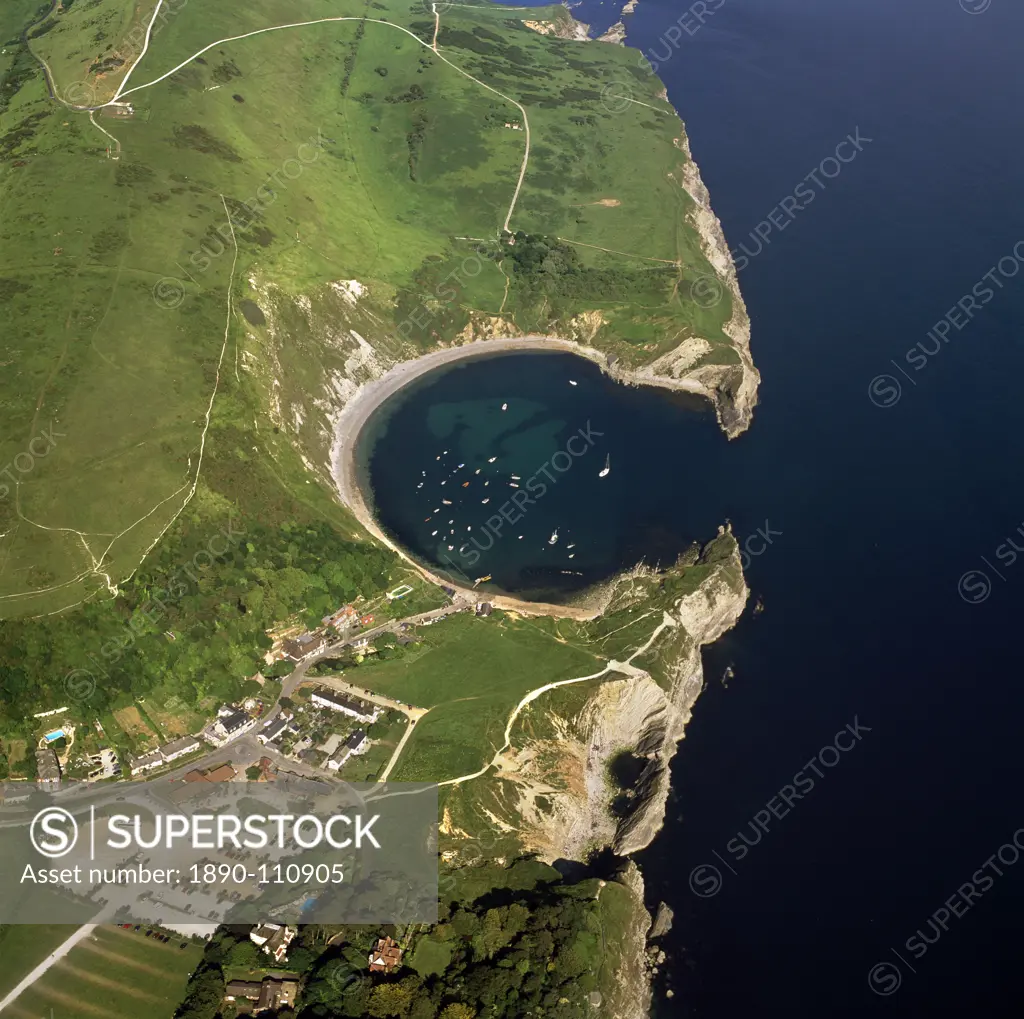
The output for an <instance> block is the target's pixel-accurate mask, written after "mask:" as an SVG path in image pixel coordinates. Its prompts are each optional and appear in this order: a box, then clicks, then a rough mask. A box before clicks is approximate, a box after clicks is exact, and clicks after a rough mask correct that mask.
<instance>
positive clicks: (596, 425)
mask: <svg viewBox="0 0 1024 1019" xmlns="http://www.w3.org/2000/svg"><path fill="white" fill-rule="evenodd" d="M503 408H504V409H503ZM727 453H728V442H727V440H726V439H725V437H724V435H722V433H721V432H720V431H719V428H718V425H717V423H716V421H715V418H714V414H713V411H712V409H711V407H710V405H709V404H708V403H707V401H705V400H703V399H701V398H699V397H696V396H691V395H688V394H680V393H675V392H670V391H666V390H661V389H657V388H653V387H646V386H645V387H636V386H628V385H623V384H621V383H619V382H616V381H615V380H613V379H612V378H610V377H609V376H608V375H606V374H604V373H603V372H602V371H601V369H600V367H599V366H598V365H596V364H594V363H592V362H590V361H587V360H585V359H583V358H581V357H577V356H575V355H573V354H567V353H551V352H534V351H530V352H520V353H507V354H506V353H503V354H499V355H496V356H484V357H477V358H474V359H472V360H467V361H462V362H457V363H455V364H453V365H446V366H444V367H442V368H439V369H437V370H436V371H433V372H430V373H428V374H426V375H423V376H421V377H420V378H418V379H416V380H415V381H414V382H411V383H410V384H409V385H407V386H406V387H404V388H402V389H400V390H399V391H398V392H397V393H395V394H394V395H393V396H391V397H390V398H389V399H386V400H385V401H384V402H383V403H382V404H381V406H380V407H378V408H377V410H376V411H375V412H374V413H373V414H372V415H371V416H370V417H369V419H368V420H367V423H366V425H365V427H364V428H363V430H362V432H361V433H360V436H359V439H358V442H357V448H356V462H357V470H358V474H359V480H360V488H361V489H362V491H363V494H364V497H368V498H369V499H370V500H372V504H373V510H374V513H375V516H376V519H377V521H378V523H379V524H380V526H381V527H382V528H383V530H384V531H385V533H386V534H387V535H388V536H389V537H390V538H391V539H392V540H394V541H395V542H396V543H398V544H399V545H401V546H402V547H403V548H405V549H406V550H408V552H410V553H411V554H412V555H413V556H414V557H415V558H416V559H418V560H419V561H421V562H423V563H424V564H425V565H429V566H430V567H431V568H432V569H435V570H437V571H438V572H443V573H445V574H446V575H448V576H450V577H451V578H452V579H455V580H458V581H460V582H466V581H467V580H468V581H469V582H470V583H472V582H473V581H474V580H476V579H477V578H479V577H484V576H489V577H491V580H490V581H489V582H487V583H486V584H484V585H481V586H482V587H483V588H484V589H499V590H501V591H505V592H508V593H512V594H516V595H518V596H520V597H524V598H531V599H535V600H546V601H558V600H564V599H566V598H568V597H570V596H571V595H572V594H573V593H574V592H578V591H580V590H581V589H583V588H586V587H588V586H590V585H592V584H595V583H597V582H599V581H601V580H604V579H606V578H608V577H609V576H612V575H613V574H615V573H617V572H618V571H620V570H622V569H624V568H629V567H632V566H634V565H636V564H637V563H639V562H645V563H647V564H649V565H652V566H657V565H659V564H667V563H671V562H673V561H674V560H675V559H676V557H677V556H678V555H679V554H680V553H681V552H683V551H684V550H685V549H686V548H687V547H688V546H690V545H691V544H692V543H693V542H694V541H697V542H700V543H704V542H706V541H708V540H710V539H711V538H712V537H714V535H715V533H716V531H717V529H718V527H719V525H720V524H722V523H724V522H725V511H724V507H723V505H722V499H721V498H720V496H719V495H718V493H719V492H720V490H721V485H720V484H719V483H717V480H716V476H717V475H718V474H719V473H720V472H721V471H724V470H726V469H727V466H726V460H727ZM606 466H607V468H608V472H607V474H605V475H604V476H603V477H602V476H601V475H602V471H604V469H605V468H606ZM556 534H557V538H556V539H555V540H554V541H553V540H552V539H553V538H554V537H555V535H556Z"/></svg>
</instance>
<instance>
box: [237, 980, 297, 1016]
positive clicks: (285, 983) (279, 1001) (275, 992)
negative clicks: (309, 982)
mask: <svg viewBox="0 0 1024 1019" xmlns="http://www.w3.org/2000/svg"><path fill="white" fill-rule="evenodd" d="M298 990H299V984H298V981H296V980H277V979H275V978H274V977H264V978H263V982H262V983H257V982H256V981H255V980H229V981H228V983H227V985H226V986H225V988H224V1000H225V1001H237V1002H249V1001H251V1002H254V1004H253V1005H252V1006H251V1009H252V1012H253V1014H254V1015H255V1014H258V1013H260V1012H270V1011H277V1010H278V1009H279V1008H291V1006H292V1005H294V1004H295V997H296V995H297V994H298Z"/></svg>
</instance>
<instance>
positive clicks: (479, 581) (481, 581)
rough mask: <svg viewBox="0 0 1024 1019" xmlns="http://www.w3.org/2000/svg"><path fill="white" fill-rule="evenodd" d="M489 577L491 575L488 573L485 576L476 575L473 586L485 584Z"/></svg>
mask: <svg viewBox="0 0 1024 1019" xmlns="http://www.w3.org/2000/svg"><path fill="white" fill-rule="evenodd" d="M490 579H491V575H490V574H489V573H488V574H487V576H486V577H477V578H476V580H474V581H473V586H474V587H476V585H477V584H485V583H486V582H487V581H488V580H490Z"/></svg>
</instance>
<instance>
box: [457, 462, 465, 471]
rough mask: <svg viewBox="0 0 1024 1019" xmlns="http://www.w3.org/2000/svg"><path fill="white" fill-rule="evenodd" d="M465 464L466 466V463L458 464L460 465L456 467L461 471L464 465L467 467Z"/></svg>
mask: <svg viewBox="0 0 1024 1019" xmlns="http://www.w3.org/2000/svg"><path fill="white" fill-rule="evenodd" d="M465 466H466V465H465V464H459V466H458V467H456V468H455V469H456V470H457V471H461V470H462V468H463V467H465Z"/></svg>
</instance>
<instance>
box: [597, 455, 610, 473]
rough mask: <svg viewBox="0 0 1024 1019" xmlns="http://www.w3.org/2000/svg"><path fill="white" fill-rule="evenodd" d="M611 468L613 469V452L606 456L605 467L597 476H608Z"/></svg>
mask: <svg viewBox="0 0 1024 1019" xmlns="http://www.w3.org/2000/svg"><path fill="white" fill-rule="evenodd" d="M611 469H612V455H611V453H609V454H608V455H607V456H606V457H605V458H604V469H603V470H601V471H599V472H598V475H597V476H598V477H599V478H604V477H607V476H608V473H609V472H610V471H611Z"/></svg>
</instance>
